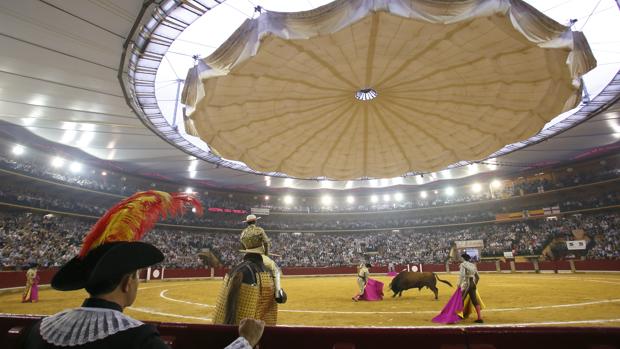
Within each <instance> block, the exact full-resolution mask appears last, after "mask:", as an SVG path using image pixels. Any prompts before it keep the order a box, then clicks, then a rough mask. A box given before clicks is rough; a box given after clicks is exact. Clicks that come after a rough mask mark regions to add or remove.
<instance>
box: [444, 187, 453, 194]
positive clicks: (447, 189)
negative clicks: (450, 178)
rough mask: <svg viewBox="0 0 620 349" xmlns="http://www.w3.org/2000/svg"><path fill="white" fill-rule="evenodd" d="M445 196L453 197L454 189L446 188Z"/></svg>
mask: <svg viewBox="0 0 620 349" xmlns="http://www.w3.org/2000/svg"><path fill="white" fill-rule="evenodd" d="M446 195H448V196H452V195H454V188H452V187H447V188H446Z"/></svg>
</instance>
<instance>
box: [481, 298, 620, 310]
mask: <svg viewBox="0 0 620 349" xmlns="http://www.w3.org/2000/svg"><path fill="white" fill-rule="evenodd" d="M615 302H620V299H617V298H616V299H604V300H601V301H592V302H583V303H573V304H555V305H540V306H536V307H519V308H497V309H484V311H517V310H538V309H549V308H569V307H582V306H584V305H593V304H603V303H615Z"/></svg>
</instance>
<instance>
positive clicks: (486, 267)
mask: <svg viewBox="0 0 620 349" xmlns="http://www.w3.org/2000/svg"><path fill="white" fill-rule="evenodd" d="M574 263H575V269H576V270H577V271H620V260H588V261H579V260H576V261H574ZM538 264H539V267H540V270H546V271H550V270H564V271H566V270H571V269H570V263H569V262H568V261H557V262H556V261H544V262H539V263H538ZM500 266H501V270H507V271H509V270H510V264H509V263H508V262H500ZM394 268H395V270H396V271H397V272H398V271H401V270H404V269H407V266H406V265H397V266H395V267H394ZM515 268H516V270H517V271H534V264H533V263H529V262H518V263H515ZM56 270H57V269H46V270H39V277H40V278H41V281H40V283H41V284H49V283H50V281H51V280H52V276H53V275H54V273H55V272H56ZM228 270H229V269H228V268H217V269H214V276H215V277H223V276H224V275H226V273H227V272H228ZM450 270H451V271H452V272H457V271H458V270H459V264H457V263H452V264H450ZM478 270H480V271H495V270H496V269H495V263H494V262H482V263H478ZM370 271H371V273H375V274H385V273H387V266H376V267H372V268H371V270H370ZM422 271H429V272H440V273H443V272H445V271H446V265H445V264H424V265H422ZM356 272H357V269H356V267H327V268H301V267H299V268H283V269H282V274H283V275H330V274H332V275H333V274H342V275H351V274H353V275H354V274H355V273H356ZM145 276H146V272H143V273H142V274H141V277H142V278H144V277H145ZM210 276H211V269H166V270H165V272H164V278H166V279H174V278H204V277H210ZM25 284H26V271H2V272H0V289H1V288H9V287H21V286H24V285H25Z"/></svg>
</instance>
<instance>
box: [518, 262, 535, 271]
mask: <svg viewBox="0 0 620 349" xmlns="http://www.w3.org/2000/svg"><path fill="white" fill-rule="evenodd" d="M515 270H517V271H534V270H536V268H535V267H534V263H529V262H515Z"/></svg>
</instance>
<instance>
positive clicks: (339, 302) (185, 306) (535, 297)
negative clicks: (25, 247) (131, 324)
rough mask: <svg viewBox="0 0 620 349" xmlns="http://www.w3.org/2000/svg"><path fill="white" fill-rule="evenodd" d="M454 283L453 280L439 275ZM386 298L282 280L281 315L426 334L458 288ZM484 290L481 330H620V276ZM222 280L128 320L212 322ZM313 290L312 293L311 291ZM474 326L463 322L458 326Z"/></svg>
mask: <svg viewBox="0 0 620 349" xmlns="http://www.w3.org/2000/svg"><path fill="white" fill-rule="evenodd" d="M441 277H442V278H444V279H446V280H448V281H451V282H452V283H454V282H455V281H456V277H455V276H453V275H446V274H441ZM376 278H377V279H378V280H380V281H382V282H384V283H385V285H386V289H385V291H386V298H385V299H384V300H383V301H376V302H363V303H360V302H358V303H355V302H352V301H351V299H350V297H349V295H350V294H353V293H354V292H355V287H354V284H353V282H354V278H353V277H351V276H330V277H328V276H315V277H290V278H285V279H284V285H285V287H286V290H287V293H288V295H289V301H288V302H287V303H286V304H284V305H282V306H281V307H280V308H279V310H278V325H282V326H347V327H349V326H353V327H420V326H422V327H427V326H433V327H437V326H445V325H438V324H434V323H432V322H431V321H430V319H431V318H432V317H433V316H435V315H437V313H438V312H439V311H440V310H441V306H442V305H443V302H444V301H445V300H446V299H447V298H448V297H449V296H450V294H451V293H452V292H453V289H451V288H450V287H448V286H447V285H444V284H441V283H440V284H439V286H438V287H439V294H440V300H439V301H435V300H434V297H433V294H432V292H430V291H429V290H428V289H423V290H422V291H418V290H417V289H413V290H408V291H406V292H404V293H403V296H402V297H401V298H398V297H396V298H392V297H391V295H392V293H391V292H389V291H388V289H387V285H388V284H389V281H390V280H391V278H390V277H386V276H377V277H376ZM482 278H483V280H484V281H483V282H482V283H481V285H480V289H481V292H482V294H484V298H483V300H484V302H485V304H486V306H487V309H485V313H486V314H487V316H486V319H485V321H486V322H485V325H484V326H604V327H607V326H613V327H618V326H620V298H619V295H618V285H620V275H618V274H604V273H603V274H601V273H577V274H571V273H561V274H496V273H488V274H484V275H483V276H482ZM220 286H221V281H220V280H194V281H190V280H187V281H174V280H169V281H153V282H149V283H146V284H142V285H141V286H140V298H139V299H138V301H137V302H136V304H134V305H132V306H131V308H129V309H128V310H127V313H128V314H131V316H133V317H135V318H139V319H143V320H150V321H162V322H189V323H198V324H208V323H211V317H212V314H213V308H214V305H215V301H216V299H217V293H218V291H219V287H220ZM309 290H310V291H309ZM19 297H20V294H19V293H9V294H4V295H2V296H0V306H1V307H2V309H3V311H4V312H9V313H15V314H41V315H49V314H53V313H56V312H58V311H60V310H64V309H66V308H71V307H74V306H75V299H82V298H85V297H86V293H85V292H71V293H64V292H62V293H61V292H58V291H53V290H44V291H42V292H41V301H40V302H39V303H36V304H21V303H19ZM472 325H475V324H473V323H472V322H471V321H464V322H463V323H461V324H458V325H450V326H451V327H457V326H472Z"/></svg>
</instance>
